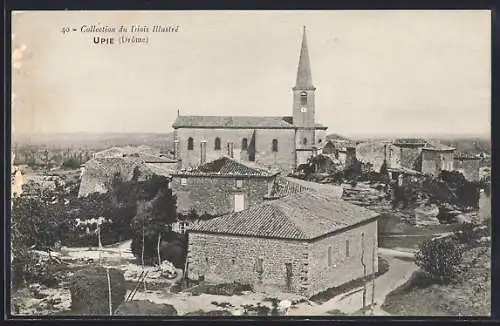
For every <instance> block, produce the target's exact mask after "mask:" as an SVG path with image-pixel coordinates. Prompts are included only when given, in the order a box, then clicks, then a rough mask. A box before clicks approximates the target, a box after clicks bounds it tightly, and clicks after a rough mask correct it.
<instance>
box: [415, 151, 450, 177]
mask: <svg viewBox="0 0 500 326" xmlns="http://www.w3.org/2000/svg"><path fill="white" fill-rule="evenodd" d="M454 152H455V148H453V147H449V146H445V145H432V146H426V147H423V148H422V156H421V160H422V167H421V172H422V173H423V174H427V175H432V176H434V177H437V176H438V175H439V173H441V171H443V170H446V171H453V170H454V168H453V156H454Z"/></svg>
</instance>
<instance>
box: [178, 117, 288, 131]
mask: <svg viewBox="0 0 500 326" xmlns="http://www.w3.org/2000/svg"><path fill="white" fill-rule="evenodd" d="M285 118H287V117H246V116H194V115H181V116H178V117H177V120H175V122H174V124H173V125H172V127H173V128H180V127H184V128H189V127H191V128H207V127H208V128H217V127H220V128H285V129H292V128H293V125H292V124H290V123H288V122H287V121H285Z"/></svg>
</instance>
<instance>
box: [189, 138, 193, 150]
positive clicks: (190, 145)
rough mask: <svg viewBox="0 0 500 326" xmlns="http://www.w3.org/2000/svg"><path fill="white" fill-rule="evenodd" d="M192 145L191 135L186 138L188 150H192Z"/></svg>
mask: <svg viewBox="0 0 500 326" xmlns="http://www.w3.org/2000/svg"><path fill="white" fill-rule="evenodd" d="M193 147H194V141H193V137H189V138H188V151H192V150H193Z"/></svg>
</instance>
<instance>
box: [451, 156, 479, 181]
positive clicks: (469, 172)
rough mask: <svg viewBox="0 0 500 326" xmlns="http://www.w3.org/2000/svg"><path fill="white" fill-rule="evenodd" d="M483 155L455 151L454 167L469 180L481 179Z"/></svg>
mask: <svg viewBox="0 0 500 326" xmlns="http://www.w3.org/2000/svg"><path fill="white" fill-rule="evenodd" d="M480 164H481V157H478V156H476V155H471V154H465V153H455V155H454V157H453V168H454V169H455V171H458V172H460V173H462V174H463V175H464V177H465V179H467V180H468V181H479V180H480V176H479V169H480Z"/></svg>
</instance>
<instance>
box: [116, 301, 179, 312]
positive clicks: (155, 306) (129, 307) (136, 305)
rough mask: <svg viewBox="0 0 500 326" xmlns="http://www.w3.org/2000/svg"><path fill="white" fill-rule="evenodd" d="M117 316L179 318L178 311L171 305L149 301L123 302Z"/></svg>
mask: <svg viewBox="0 0 500 326" xmlns="http://www.w3.org/2000/svg"><path fill="white" fill-rule="evenodd" d="M115 315H117V316H177V310H175V308H174V306H172V305H169V304H164V303H163V304H159V303H153V302H151V301H149V300H134V301H130V302H123V303H122V304H121V305H120V306H119V307H118V309H117V310H116V312H115Z"/></svg>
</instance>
